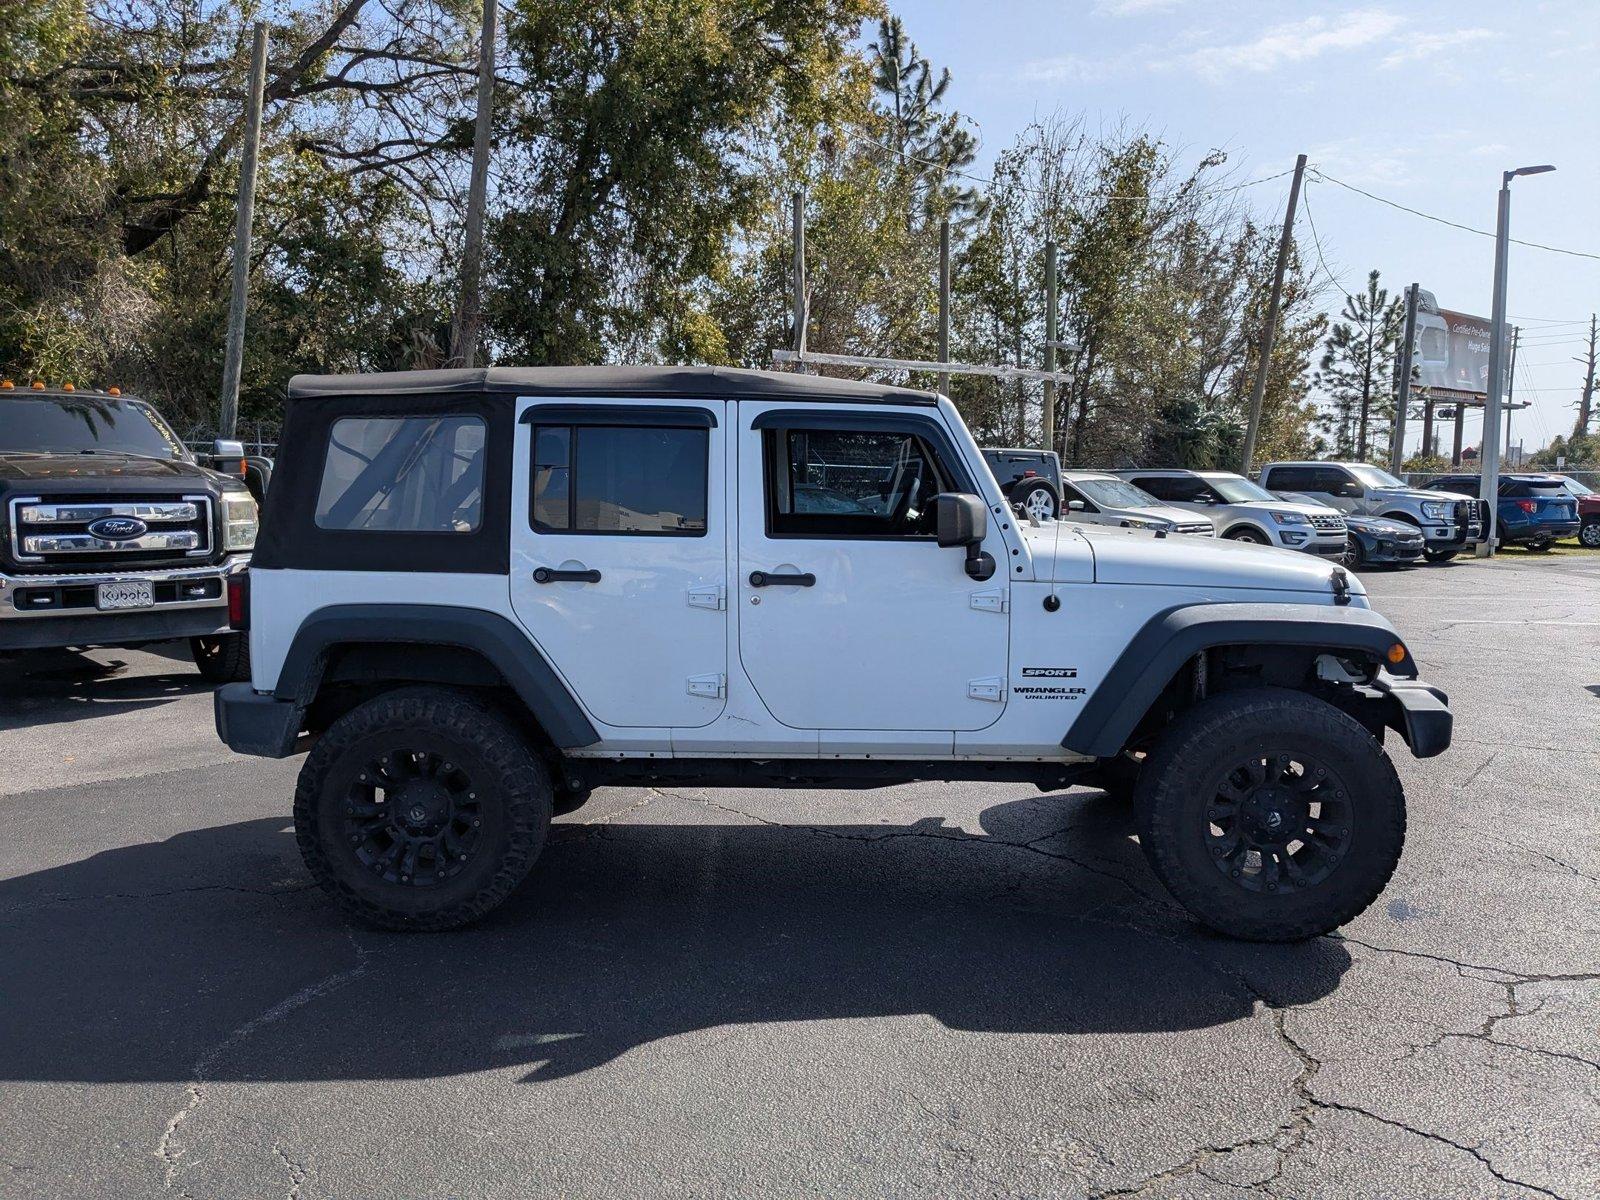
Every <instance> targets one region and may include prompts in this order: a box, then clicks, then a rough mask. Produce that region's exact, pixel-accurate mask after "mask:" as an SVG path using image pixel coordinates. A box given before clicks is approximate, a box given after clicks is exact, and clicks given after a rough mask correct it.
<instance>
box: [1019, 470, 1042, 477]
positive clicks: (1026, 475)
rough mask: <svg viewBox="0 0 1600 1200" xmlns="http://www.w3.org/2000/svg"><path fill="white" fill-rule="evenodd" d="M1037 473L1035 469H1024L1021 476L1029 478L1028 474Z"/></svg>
mask: <svg viewBox="0 0 1600 1200" xmlns="http://www.w3.org/2000/svg"><path fill="white" fill-rule="evenodd" d="M1038 473H1039V472H1037V471H1034V470H1027V471H1024V472H1023V473H1022V477H1023V478H1024V479H1027V478H1029V477H1030V476H1033V475H1037V474H1038Z"/></svg>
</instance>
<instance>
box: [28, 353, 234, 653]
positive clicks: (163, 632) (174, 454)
mask: <svg viewBox="0 0 1600 1200" xmlns="http://www.w3.org/2000/svg"><path fill="white" fill-rule="evenodd" d="M214 449H215V451H216V461H217V463H218V465H229V466H232V467H233V468H235V471H236V473H234V474H228V473H226V472H224V471H220V470H213V469H211V468H209V467H205V466H201V465H200V464H199V463H198V462H196V461H195V458H194V456H193V455H192V454H191V453H190V452H189V451H188V450H187V449H186V448H185V447H184V445H183V443H182V442H180V441H179V440H178V437H177V435H176V434H174V433H173V432H172V429H171V427H170V426H169V425H168V424H167V423H166V421H164V420H163V419H162V418H161V415H160V414H159V413H158V412H156V410H155V409H154V408H152V407H151V406H150V405H149V404H147V403H145V402H144V401H142V400H135V399H132V398H130V397H126V396H121V395H117V394H116V393H113V392H88V391H74V390H72V389H71V388H67V387H63V388H61V389H59V390H52V389H47V388H44V387H42V386H38V385H35V386H34V387H32V388H27V389H19V388H16V387H14V386H11V385H8V384H0V652H5V651H10V650H28V649H40V648H45V647H60V646H85V647H86V646H136V645H141V644H144V643H148V642H159V641H166V640H169V639H173V638H188V639H189V642H190V647H191V649H192V650H193V653H194V658H195V663H196V665H197V666H198V667H199V668H200V672H201V674H202V675H204V676H205V677H206V678H207V679H209V680H212V681H213V682H225V681H231V680H236V679H248V678H249V675H250V653H249V648H248V643H247V641H246V639H245V635H244V634H241V633H235V632H233V631H232V628H231V625H230V623H229V619H228V612H229V605H230V595H229V593H230V590H233V591H239V584H241V583H242V578H243V573H244V571H245V568H246V566H247V565H248V563H249V552H250V551H251V550H252V549H253V548H254V546H255V540H256V525H257V507H256V501H255V498H254V497H253V496H252V495H251V494H250V491H249V489H248V488H247V487H246V486H245V484H244V482H243V480H242V478H241V477H240V476H241V475H242V474H243V471H244V464H243V459H244V453H243V448H242V447H241V446H239V445H238V443H236V442H235V443H229V442H218V443H217V444H216V446H215V448H214ZM230 585H231V586H230ZM242 598H243V597H242V594H240V595H239V596H238V597H237V602H240V603H242Z"/></svg>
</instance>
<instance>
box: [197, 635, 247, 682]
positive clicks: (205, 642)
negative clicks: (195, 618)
mask: <svg viewBox="0 0 1600 1200" xmlns="http://www.w3.org/2000/svg"><path fill="white" fill-rule="evenodd" d="M189 653H190V654H192V655H194V665H195V666H197V667H198V668H200V677H201V678H202V679H204V680H205V681H206V682H207V683H240V682H242V681H243V680H246V679H249V678H250V635H249V634H247V633H219V634H216V635H214V636H212V637H195V638H190V639H189Z"/></svg>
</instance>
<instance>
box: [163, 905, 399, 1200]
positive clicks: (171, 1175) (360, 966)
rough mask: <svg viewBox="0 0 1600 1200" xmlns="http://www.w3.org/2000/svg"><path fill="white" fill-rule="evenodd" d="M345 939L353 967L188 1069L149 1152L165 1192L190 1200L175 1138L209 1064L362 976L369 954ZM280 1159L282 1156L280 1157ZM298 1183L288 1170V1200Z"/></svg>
mask: <svg viewBox="0 0 1600 1200" xmlns="http://www.w3.org/2000/svg"><path fill="white" fill-rule="evenodd" d="M345 937H346V938H347V939H348V940H349V942H350V946H351V948H352V949H353V950H354V951H355V953H356V964H355V966H353V967H347V968H345V969H344V970H342V971H335V972H334V973H332V974H331V975H328V976H326V977H324V978H323V979H320V980H318V981H317V982H316V983H313V984H308V985H307V986H306V987H303V988H301V989H300V990H299V991H297V992H295V993H294V994H293V995H290V996H286V997H284V998H283V999H282V1000H280V1001H278V1002H277V1003H276V1004H274V1005H272V1006H271V1007H270V1008H267V1009H265V1010H264V1011H262V1012H260V1013H258V1014H257V1015H256V1016H254V1017H252V1018H250V1020H248V1021H246V1022H245V1023H244V1024H242V1025H240V1026H238V1027H237V1028H235V1029H234V1031H233V1032H232V1033H230V1034H229V1035H228V1036H227V1037H225V1038H224V1039H223V1040H222V1041H220V1042H218V1043H217V1044H216V1045H215V1046H213V1047H212V1048H211V1049H210V1050H209V1051H207V1052H206V1053H205V1054H203V1055H201V1057H200V1058H199V1059H198V1060H197V1061H196V1062H195V1064H194V1066H193V1067H192V1068H190V1072H189V1075H190V1078H189V1082H188V1083H187V1084H186V1085H185V1086H184V1091H185V1093H186V1095H187V1097H188V1098H187V1101H186V1102H185V1104H184V1106H183V1107H182V1108H180V1109H178V1111H177V1112H175V1113H173V1114H172V1116H171V1117H169V1118H168V1119H167V1123H166V1126H165V1128H163V1129H162V1131H161V1136H160V1138H158V1139H157V1141H156V1145H155V1149H154V1150H153V1151H152V1153H153V1154H154V1155H155V1157H156V1158H157V1159H158V1160H160V1162H161V1164H162V1166H163V1167H164V1168H165V1171H164V1174H163V1178H162V1186H163V1187H164V1188H165V1189H166V1190H167V1191H169V1192H176V1193H177V1195H179V1196H180V1197H183V1200H194V1196H193V1194H192V1193H191V1192H190V1191H189V1190H188V1189H187V1188H185V1187H182V1186H180V1184H179V1182H178V1172H179V1170H180V1169H181V1168H182V1165H183V1157H184V1155H185V1154H186V1153H188V1151H186V1150H185V1149H183V1148H182V1147H181V1146H180V1145H179V1144H178V1135H179V1132H180V1130H181V1129H182V1127H183V1124H184V1123H185V1122H186V1121H188V1120H189V1118H190V1117H192V1116H194V1114H195V1113H196V1112H197V1111H198V1110H199V1108H200V1106H201V1105H202V1104H204V1103H205V1102H206V1099H207V1092H206V1076H207V1074H208V1073H209V1071H210V1070H211V1068H212V1067H213V1065H215V1064H216V1063H217V1062H218V1061H219V1060H220V1059H221V1058H222V1057H223V1055H225V1054H227V1053H228V1052H229V1051H231V1050H233V1049H235V1048H236V1047H238V1046H239V1045H240V1044H242V1043H243V1042H245V1041H246V1040H248V1039H249V1038H250V1037H252V1036H253V1035H254V1034H255V1033H257V1032H258V1031H259V1030H261V1029H264V1028H266V1027H267V1026H268V1025H272V1024H274V1023H275V1022H278V1021H281V1020H283V1018H285V1017H287V1016H288V1015H289V1014H290V1013H292V1012H294V1011H295V1010H296V1009H299V1008H303V1007H305V1006H306V1005H307V1004H310V1003H311V1002H312V1001H313V1000H316V999H318V998H320V997H322V996H325V995H327V994H328V993H329V992H332V991H335V990H337V989H338V988H341V987H343V986H344V985H345V984H347V983H350V982H352V981H354V980H356V979H358V978H360V977H361V976H362V975H365V974H366V972H367V960H368V958H369V957H370V955H369V952H368V951H367V949H366V948H365V947H364V946H362V945H361V943H360V942H358V941H356V939H355V935H354V934H353V933H352V932H351V931H350V930H348V929H347V930H345ZM273 1149H274V1151H275V1152H276V1151H277V1149H278V1148H277V1146H276V1145H274V1147H273ZM280 1157H283V1156H282V1155H281V1154H280ZM284 1161H285V1163H288V1161H289V1160H288V1159H287V1158H286V1157H285V1158H284ZM300 1182H303V1181H300ZM300 1182H296V1180H295V1178H294V1174H293V1172H292V1171H291V1174H290V1185H291V1190H290V1193H289V1195H290V1197H291V1200H294V1198H295V1197H297V1196H298V1194H299V1193H298V1189H299V1186H300Z"/></svg>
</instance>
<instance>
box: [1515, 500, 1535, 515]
mask: <svg viewBox="0 0 1600 1200" xmlns="http://www.w3.org/2000/svg"><path fill="white" fill-rule="evenodd" d="M1517 507H1518V508H1520V509H1521V510H1522V511H1523V512H1525V513H1531V512H1534V511H1536V510H1537V509H1538V507H1539V505H1538V502H1537V501H1534V500H1518V501H1517Z"/></svg>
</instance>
